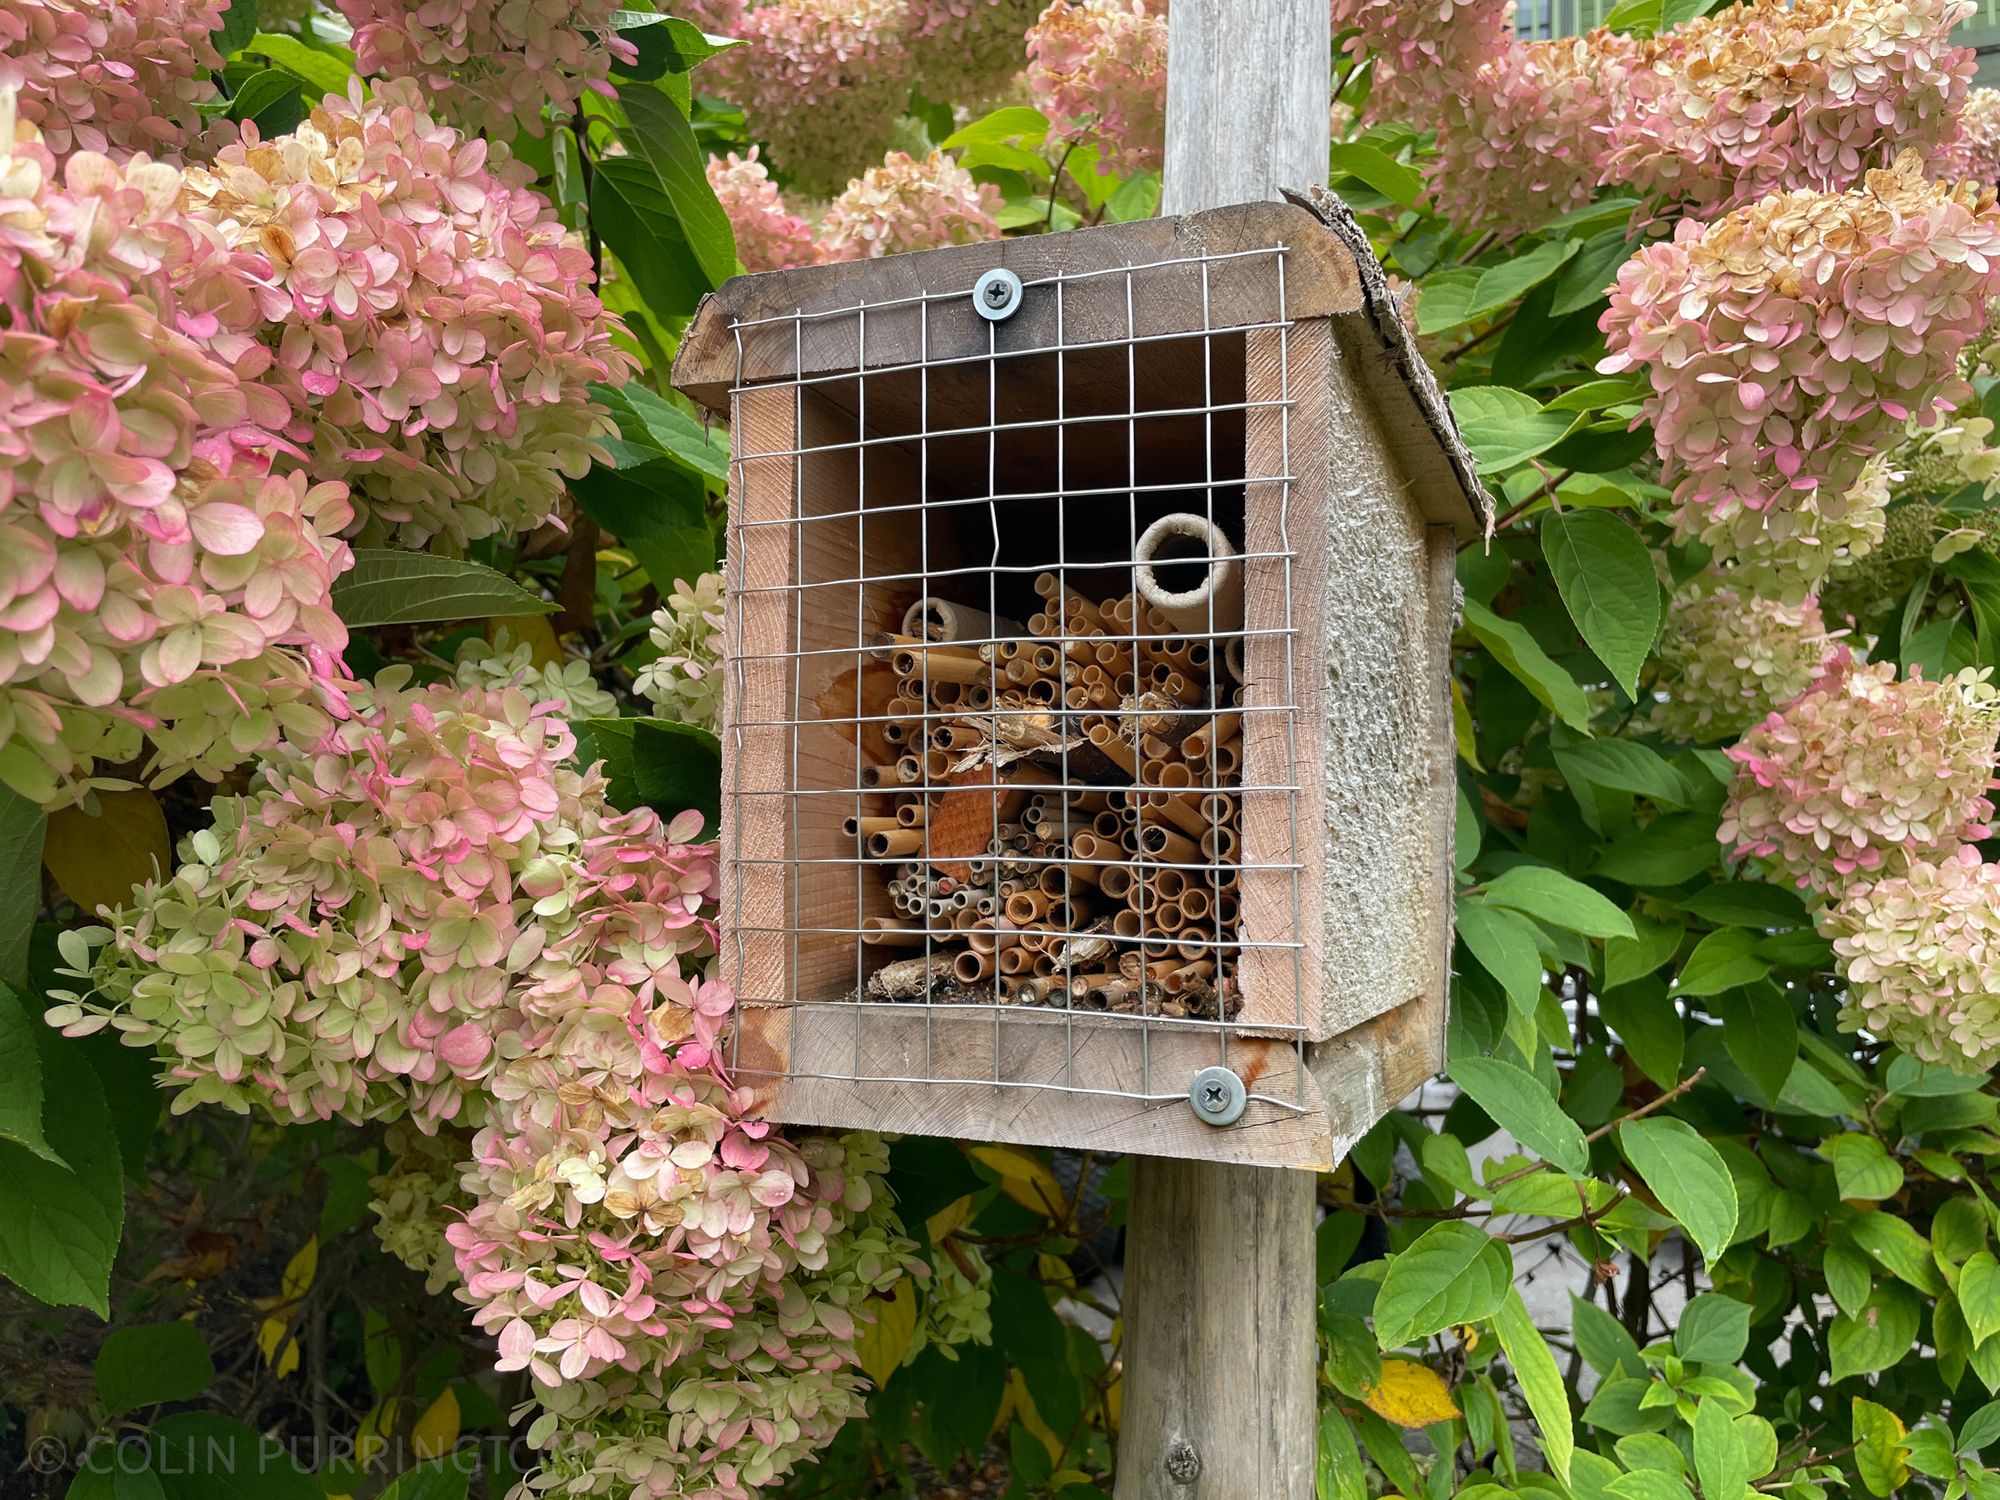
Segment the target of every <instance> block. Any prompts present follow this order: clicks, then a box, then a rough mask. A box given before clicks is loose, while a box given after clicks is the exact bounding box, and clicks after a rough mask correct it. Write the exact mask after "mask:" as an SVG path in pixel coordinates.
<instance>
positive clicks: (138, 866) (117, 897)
mask: <svg viewBox="0 0 2000 1500" xmlns="http://www.w3.org/2000/svg"><path fill="white" fill-rule="evenodd" d="M96 800H97V812H96V814H95V816H93V815H92V814H90V813H87V812H85V811H84V810H83V809H82V808H80V807H62V808H57V809H56V810H55V811H54V812H52V813H50V814H49V825H48V832H47V833H46V834H44V835H43V838H42V863H43V864H45V865H47V866H48V867H49V874H50V875H52V876H54V877H55V882H56V884H57V885H59V886H61V887H62V892H63V894H64V895H65V896H67V897H69V899H70V900H72V901H74V902H75V903H76V904H77V905H78V906H80V907H82V908H83V909H84V910H85V911H88V912H94V911H96V910H97V909H98V908H99V907H100V906H114V907H115V906H125V905H129V904H130V902H131V900H132V887H134V886H135V885H140V884H143V883H144V882H146V881H148V880H151V879H152V878H153V876H154V875H155V874H156V873H157V874H164V873H165V872H167V871H169V870H171V869H172V868H173V864H174V848H173V841H172V840H171V839H169V838H168V837H167V815H166V814H165V813H163V812H161V811H160V799H159V798H157V797H155V796H154V795H153V794H152V793H151V792H149V791H147V790H145V789H144V788H143V787H141V788H138V789H135V790H133V791H129V792H99V793H98V794H97V799H96Z"/></svg>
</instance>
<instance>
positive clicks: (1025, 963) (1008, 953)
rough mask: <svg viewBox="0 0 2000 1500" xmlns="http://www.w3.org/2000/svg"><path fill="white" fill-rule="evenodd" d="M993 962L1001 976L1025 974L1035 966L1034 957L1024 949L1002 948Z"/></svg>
mask: <svg viewBox="0 0 2000 1500" xmlns="http://www.w3.org/2000/svg"><path fill="white" fill-rule="evenodd" d="M994 962H995V963H997V964H998V965H999V967H1000V972H1001V973H1002V974H1025V973H1027V972H1028V971H1029V970H1030V969H1032V968H1033V967H1034V966H1035V956H1034V954H1032V953H1030V952H1029V951H1028V950H1027V949H1026V948H1019V947H1016V948H1002V949H1001V950H1000V952H999V954H998V955H997V956H996V957H995V959H994Z"/></svg>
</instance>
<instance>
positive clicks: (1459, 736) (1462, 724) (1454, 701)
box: [1451, 677, 1486, 771]
mask: <svg viewBox="0 0 2000 1500" xmlns="http://www.w3.org/2000/svg"><path fill="white" fill-rule="evenodd" d="M1451 736H1452V738H1453V739H1455V740H1457V741H1458V757H1459V759H1460V760H1462V761H1464V762H1465V763H1466V764H1467V765H1469V766H1471V767H1472V769H1473V770H1475V771H1483V770H1485V769H1486V767H1484V766H1482V765H1481V764H1480V763H1479V746H1478V745H1477V744H1476V743H1475V742H1474V740H1473V738H1472V710H1471V709H1470V708H1468V707H1466V704H1465V689H1464V688H1462V687H1460V686H1459V685H1458V679H1457V678H1456V677H1454V678H1452V680H1451Z"/></svg>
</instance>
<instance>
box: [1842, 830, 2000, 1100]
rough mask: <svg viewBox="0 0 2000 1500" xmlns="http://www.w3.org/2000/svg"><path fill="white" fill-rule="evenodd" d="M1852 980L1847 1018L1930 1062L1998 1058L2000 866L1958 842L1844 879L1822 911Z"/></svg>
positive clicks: (1851, 1025) (1964, 1068) (1980, 1065)
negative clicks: (1894, 871) (1876, 873)
mask: <svg viewBox="0 0 2000 1500" xmlns="http://www.w3.org/2000/svg"><path fill="white" fill-rule="evenodd" d="M1820 930H1821V931H1822V932H1823V933H1824V934H1825V935H1826V936H1827V937H1828V938H1830V939H1831V940H1832V942H1833V951H1834V953H1835V954H1836V955H1837V957H1838V958H1839V961H1840V970H1841V975H1842V977H1843V978H1844V979H1845V980H1846V981H1847V994H1846V998H1845V999H1844V1000H1843V1002H1842V1004H1841V1010H1840V1019H1841V1025H1842V1026H1843V1027H1845V1028H1846V1029H1848V1030H1851V1031H1862V1030H1866V1031H1868V1032H1871V1033H1873V1034H1874V1035H1876V1036H1879V1037H1883V1038H1885V1039H1886V1040H1888V1041H1891V1042H1894V1043H1895V1044H1896V1045H1897V1046H1898V1047H1900V1048H1902V1049H1903V1050H1904V1051H1905V1052H1907V1053H1909V1054H1910V1055H1911V1056H1912V1057H1915V1058H1918V1059H1920V1060H1922V1061H1924V1062H1927V1063H1938V1064H1942V1065H1943V1066H1944V1067H1947V1068H1950V1069H1951V1070H1952V1071H1954V1072H1957V1073H1985V1072H1987V1071H1988V1070H1990V1069H1991V1068H1992V1066H1993V1064H1994V1062H1995V1061H1996V1060H2000V865H1991V864H1987V863H1985V862H1984V861H1982V860H1981V859H1980V857H1979V851H1978V850H1977V849H1974V848H1972V847H1971V846H1969V845H1961V846H1960V847H1958V848H1957V849H1954V850H1951V851H1950V852H1949V853H1946V854H1943V855H1942V856H1941V857H1939V858H1937V859H1936V860H1934V861H1933V860H1926V859H1913V860H1911V861H1910V864H1909V868H1908V870H1907V871H1906V872H1905V873H1903V874H1901V875H1892V876H1890V877H1888V878H1887V879H1883V880H1875V881H1866V882H1861V883H1857V884H1855V885H1852V886H1850V887H1848V889H1847V890H1846V891H1845V892H1843V893H1842V895H1841V897H1840V899H1839V901H1837V902H1835V903H1834V904H1833V905H1832V906H1830V907H1828V908H1827V909H1826V910H1825V911H1824V912H1823V913H1822V914H1821V918H1820Z"/></svg>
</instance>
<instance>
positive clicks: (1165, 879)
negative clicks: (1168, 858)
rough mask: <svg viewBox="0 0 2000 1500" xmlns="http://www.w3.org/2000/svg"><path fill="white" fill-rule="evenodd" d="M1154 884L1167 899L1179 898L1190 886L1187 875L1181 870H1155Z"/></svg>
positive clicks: (1163, 897)
mask: <svg viewBox="0 0 2000 1500" xmlns="http://www.w3.org/2000/svg"><path fill="white" fill-rule="evenodd" d="M1152 884H1153V888H1154V889H1155V890H1157V891H1158V892H1159V893H1160V896H1161V898H1162V899H1163V900H1167V901H1172V900H1175V899H1177V898H1178V897H1180V896H1181V895H1183V894H1185V892H1186V891H1187V888H1188V882H1187V877H1186V876H1185V875H1183V874H1182V873H1181V872H1180V871H1179V870H1155V871H1154V872H1153V879H1152Z"/></svg>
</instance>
